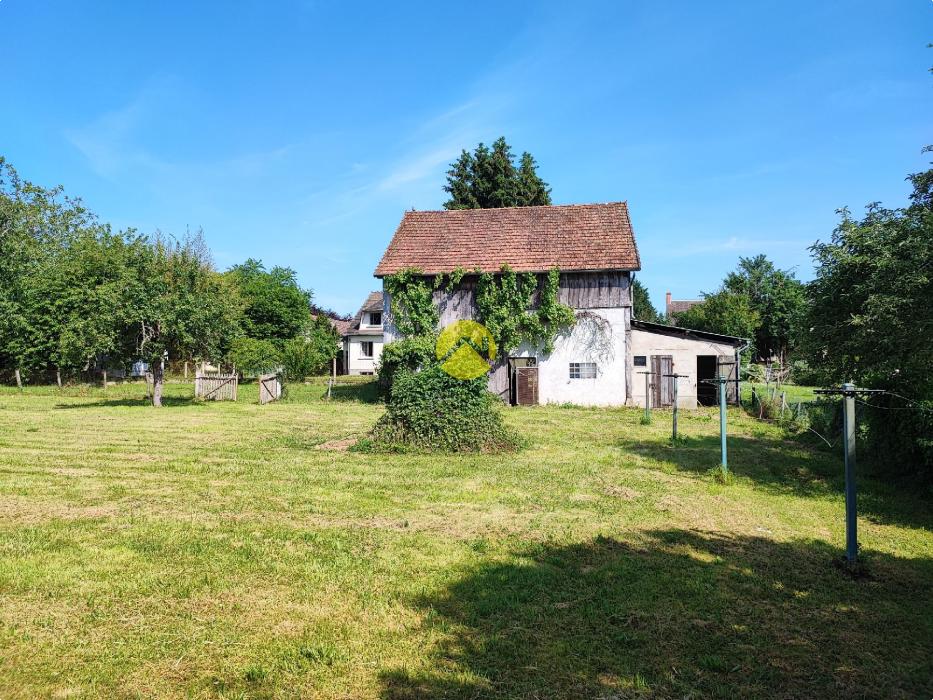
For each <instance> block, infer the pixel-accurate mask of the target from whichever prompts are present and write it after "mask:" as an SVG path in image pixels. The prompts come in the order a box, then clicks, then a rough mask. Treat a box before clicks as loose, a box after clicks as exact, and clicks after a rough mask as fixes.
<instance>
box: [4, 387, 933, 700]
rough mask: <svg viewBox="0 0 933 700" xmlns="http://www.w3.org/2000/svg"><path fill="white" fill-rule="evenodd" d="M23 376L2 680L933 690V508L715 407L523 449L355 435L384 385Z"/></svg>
mask: <svg viewBox="0 0 933 700" xmlns="http://www.w3.org/2000/svg"><path fill="white" fill-rule="evenodd" d="M142 392H143V388H142V387H141V386H139V385H129V386H125V387H111V388H108V389H107V390H106V392H104V391H102V390H100V389H80V388H75V389H66V390H64V391H63V392H60V391H59V390H57V389H54V388H47V389H44V388H29V389H27V390H26V391H25V392H23V393H19V392H17V391H15V390H13V389H0V698H3V700H9V699H11V698H33V697H59V698H65V697H83V698H85V697H107V698H111V697H218V696H219V697H228V698H265V697H282V698H306V697H312V698H314V697H321V698H434V697H452V698H478V697H492V698H513V697H514V698H627V697H640V696H658V697H687V696H689V697H730V698H731V697H746V698H752V697H760V698H810V697H878V698H882V697H883V698H918V697H930V696H931V693H933V532H931V525H933V522H931V520H933V518H931V513H930V508H929V500H928V498H925V497H923V495H922V494H917V493H913V492H910V493H908V492H899V491H897V490H895V489H894V488H891V487H885V486H884V485H882V484H880V483H878V482H876V481H872V480H870V479H867V478H865V479H862V482H861V484H860V486H861V489H862V490H861V494H860V506H861V508H862V513H861V515H862V518H861V520H860V541H861V546H862V552H863V557H864V561H865V566H864V570H863V571H861V572H860V573H859V575H857V576H853V575H851V574H850V573H849V572H847V571H844V570H843V569H841V568H840V567H839V566H838V565H837V560H838V559H839V557H840V555H841V553H842V546H843V503H842V498H841V466H840V464H839V459H838V455H837V454H832V453H829V452H826V451H815V450H813V449H811V448H810V447H807V446H804V445H802V444H800V443H796V442H792V441H788V440H786V439H784V437H783V435H782V433H781V432H780V431H779V429H778V428H776V427H775V426H773V425H769V424H765V423H760V422H757V421H754V420H752V419H751V418H748V417H747V416H745V415H743V414H742V413H741V412H740V411H738V410H736V411H735V412H734V413H732V414H730V420H731V426H730V427H731V430H732V431H733V433H732V435H733V437H732V438H731V441H730V450H731V451H730V466H731V467H732V468H733V470H734V473H735V478H734V480H733V481H732V483H729V484H727V485H722V484H720V483H718V482H717V481H716V480H715V479H713V478H712V476H711V475H710V474H709V473H708V470H709V469H710V468H711V467H714V466H715V465H716V464H717V463H718V461H719V454H718V420H717V419H716V418H714V415H713V414H712V413H707V412H699V413H695V414H692V413H687V412H683V413H682V414H681V431H682V433H684V434H686V436H687V437H686V439H685V440H684V442H683V444H679V445H677V446H675V447H672V446H671V445H670V444H669V440H668V431H669V420H668V418H669V414H668V415H667V416H666V415H665V414H663V413H657V414H656V416H655V421H654V423H653V425H650V426H641V425H639V416H640V415H641V412H640V411H639V410H636V409H632V410H626V409H619V410H587V409H580V408H558V407H541V408H534V409H514V410H509V411H507V422H508V423H509V424H510V425H511V426H512V427H513V428H514V429H516V430H518V431H520V432H521V433H522V434H524V435H526V436H527V437H528V438H529V439H530V440H531V446H530V447H529V448H528V449H527V450H525V451H523V452H520V453H518V454H514V455H505V456H490V455H472V456H434V455H373V454H362V453H356V452H353V451H346V449H345V448H346V446H347V445H348V444H349V443H350V442H352V440H353V439H354V438H355V437H356V436H359V435H361V434H362V433H364V432H365V431H366V430H367V429H368V428H369V427H370V426H371V425H372V424H373V423H374V422H375V420H376V419H377V417H378V416H379V415H380V413H381V411H382V407H381V406H380V405H379V404H376V403H368V402H366V401H360V400H358V399H360V398H362V399H368V398H370V397H371V396H372V391H371V389H370V388H369V387H368V386H366V385H359V386H346V387H338V390H337V392H336V399H337V400H335V401H331V402H324V401H321V400H320V396H321V393H322V387H321V385H320V384H317V385H313V386H292V387H290V390H289V394H288V397H287V400H285V401H283V402H280V403H277V404H272V405H269V406H264V407H260V406H259V405H257V404H256V403H255V387H250V386H245V387H243V388H242V389H241V393H240V397H241V400H240V402H239V403H236V404H230V403H208V404H200V403H195V402H193V401H192V400H191V399H190V398H189V397H190V394H191V387H190V385H182V384H172V385H169V387H168V399H167V405H166V406H165V407H164V408H163V409H161V410H157V409H152V408H149V407H147V406H146V405H144V402H143V401H142V400H141V397H142Z"/></svg>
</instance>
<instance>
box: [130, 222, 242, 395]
mask: <svg viewBox="0 0 933 700" xmlns="http://www.w3.org/2000/svg"><path fill="white" fill-rule="evenodd" d="M204 251H205V248H204V244H203V239H201V238H200V236H196V237H195V238H186V239H185V240H183V241H173V240H168V239H166V238H164V237H162V236H157V237H156V238H155V239H154V240H152V241H150V242H149V245H147V246H145V247H143V249H142V250H141V252H140V255H139V256H138V257H137V258H136V259H135V260H134V262H133V265H134V267H135V270H136V279H135V282H134V284H133V288H132V289H131V290H130V293H129V295H128V296H129V299H128V302H129V303H128V306H129V308H130V309H131V322H130V324H129V325H128V327H127V331H128V335H129V337H131V338H133V341H134V342H133V343H132V347H131V348H129V349H127V348H125V349H124V357H127V351H129V353H130V354H129V356H128V358H127V359H131V360H132V359H136V358H138V359H142V360H143V361H144V362H147V363H148V364H149V366H150V371H151V373H152V377H153V392H152V405H153V406H161V405H162V385H163V379H164V370H163V361H164V360H165V359H167V358H172V357H184V358H188V357H192V358H195V359H203V358H208V357H212V358H213V357H222V356H224V355H225V354H226V353H227V351H228V349H229V347H230V345H231V343H232V340H233V339H234V338H235V337H236V336H237V334H238V333H239V312H240V309H239V307H238V305H237V302H238V300H237V299H236V295H234V294H231V290H230V288H229V287H228V285H227V284H226V283H225V280H224V279H223V277H222V276H221V275H219V274H217V273H215V272H214V271H213V269H212V268H211V266H210V261H209V260H208V259H206V257H205V254H204Z"/></svg>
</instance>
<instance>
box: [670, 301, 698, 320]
mask: <svg viewBox="0 0 933 700" xmlns="http://www.w3.org/2000/svg"><path fill="white" fill-rule="evenodd" d="M702 301H703V300H702V299H671V302H670V303H669V304H668V305H667V314H668V316H670V315H671V314H679V313H680V312H682V311H689V310H690V309H691V308H693V307H694V306H696V305H697V304H699V303H701V302H702Z"/></svg>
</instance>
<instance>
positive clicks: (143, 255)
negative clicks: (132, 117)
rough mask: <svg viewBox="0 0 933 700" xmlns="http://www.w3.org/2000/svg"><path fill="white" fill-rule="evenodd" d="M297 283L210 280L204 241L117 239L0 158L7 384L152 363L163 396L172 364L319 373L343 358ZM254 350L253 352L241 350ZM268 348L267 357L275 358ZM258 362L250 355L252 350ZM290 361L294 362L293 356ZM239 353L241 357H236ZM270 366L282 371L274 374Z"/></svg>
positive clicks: (234, 275)
mask: <svg viewBox="0 0 933 700" xmlns="http://www.w3.org/2000/svg"><path fill="white" fill-rule="evenodd" d="M310 299H311V292H310V291H309V290H304V289H302V288H301V287H300V286H299V285H298V282H297V279H296V275H295V272H294V271H293V270H290V269H288V268H282V267H274V268H272V269H271V270H268V271H267V270H266V269H265V268H264V267H263V265H262V263H261V262H259V261H257V260H247V261H246V262H245V263H243V264H242V265H237V266H235V267H234V268H233V269H232V270H230V271H229V272H228V273H225V274H219V273H217V272H215V271H214V269H213V266H212V264H211V260H210V253H209V251H208V249H207V245H206V244H205V242H204V239H203V237H202V236H201V234H200V233H198V234H196V235H194V236H190V237H185V238H184V239H182V240H176V239H173V238H171V237H170V236H163V235H161V234H158V233H157V234H155V235H153V236H151V237H145V236H141V235H139V234H138V233H137V232H136V231H134V230H132V229H129V230H127V231H122V232H113V231H111V229H110V227H109V226H108V225H106V224H104V223H101V222H100V221H99V220H98V219H97V217H96V216H95V215H94V214H93V213H92V212H90V211H88V210H87V209H86V208H85V207H84V206H83V204H82V203H81V201H80V200H79V199H74V198H70V197H67V196H65V194H64V192H63V191H62V188H60V187H55V188H50V189H49V188H44V187H41V186H38V185H35V184H33V183H30V182H27V181H25V180H22V179H21V178H20V177H19V175H18V174H17V172H16V170H15V169H14V168H13V167H12V166H10V165H9V164H8V163H7V162H6V161H5V160H3V158H0V373H3V374H4V375H6V376H7V377H8V376H9V375H10V374H15V375H16V377H17V380H18V381H20V380H23V379H26V380H29V381H43V380H44V379H46V378H47V377H48V375H49V374H51V373H53V372H54V373H55V374H57V375H58V377H59V379H61V378H62V376H63V375H64V377H65V378H66V379H68V378H74V377H76V376H80V375H85V376H87V373H88V372H92V371H94V370H95V368H106V369H110V368H113V369H120V368H124V369H126V368H129V366H130V365H132V364H134V363H135V362H136V361H138V360H142V361H144V362H146V363H148V365H149V367H150V370H151V372H152V375H153V379H154V381H155V383H156V387H155V391H154V398H153V400H154V403H156V404H157V405H158V403H159V399H160V394H161V382H162V364H163V360H164V359H169V360H198V359H204V360H210V361H211V362H215V363H216V362H222V361H228V362H229V361H231V360H235V359H236V358H237V357H238V356H241V357H249V358H250V362H249V363H247V364H253V365H263V366H264V367H269V366H272V365H273V364H275V365H279V364H280V363H282V364H284V365H288V363H289V361H291V365H289V366H290V367H291V369H292V371H293V372H298V371H299V370H308V371H321V370H323V369H325V368H326V366H327V364H328V363H329V361H330V359H331V358H332V357H334V356H335V355H336V353H337V351H338V346H337V337H336V333H335V331H334V329H333V326H332V325H331V324H330V322H329V321H328V320H327V319H326V318H324V317H323V316H318V318H317V320H315V321H313V320H312V317H311V314H310V306H309V304H310ZM238 338H239V339H243V338H246V339H255V340H257V341H261V342H262V343H264V344H265V345H264V346H263V347H262V348H261V349H262V350H264V351H268V352H266V353H265V355H266V356H265V357H264V358H262V359H261V361H258V362H257V361H254V360H255V359H256V357H257V356H260V355H261V354H262V353H259V352H256V347H255V345H256V344H255V343H254V344H253V346H252V347H251V348H246V347H245V346H244V345H243V343H242V342H240V343H239V345H238V344H237V342H236V341H237V339H238ZM270 348H271V349H270ZM247 349H250V350H252V352H251V353H246V350H247ZM286 350H287V352H286ZM234 351H237V352H234ZM273 361H274V362H273Z"/></svg>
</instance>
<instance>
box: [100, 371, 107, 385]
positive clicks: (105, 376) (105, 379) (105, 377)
mask: <svg viewBox="0 0 933 700" xmlns="http://www.w3.org/2000/svg"><path fill="white" fill-rule="evenodd" d="M101 371H102V372H103V373H104V389H106V388H107V370H101Z"/></svg>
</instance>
